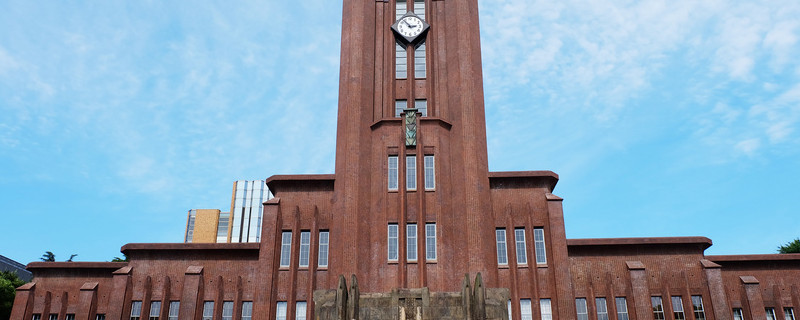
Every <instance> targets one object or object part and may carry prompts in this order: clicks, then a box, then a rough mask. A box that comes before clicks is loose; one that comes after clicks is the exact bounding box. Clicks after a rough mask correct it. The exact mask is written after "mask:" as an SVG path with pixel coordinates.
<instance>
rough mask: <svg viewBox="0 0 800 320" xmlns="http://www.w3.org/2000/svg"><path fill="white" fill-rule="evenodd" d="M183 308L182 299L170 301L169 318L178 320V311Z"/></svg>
mask: <svg viewBox="0 0 800 320" xmlns="http://www.w3.org/2000/svg"><path fill="white" fill-rule="evenodd" d="M180 310H181V302H180V301H170V302H169V316H168V317H169V320H178V313H179V312H180Z"/></svg>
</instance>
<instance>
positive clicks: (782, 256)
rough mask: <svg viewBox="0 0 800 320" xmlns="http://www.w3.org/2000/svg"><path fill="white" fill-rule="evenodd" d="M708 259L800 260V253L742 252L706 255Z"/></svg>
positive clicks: (734, 260) (746, 260)
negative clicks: (739, 253)
mask: <svg viewBox="0 0 800 320" xmlns="http://www.w3.org/2000/svg"><path fill="white" fill-rule="evenodd" d="M706 259H708V260H711V261H713V262H715V263H719V262H751V261H800V253H771V254H741V255H718V256H706Z"/></svg>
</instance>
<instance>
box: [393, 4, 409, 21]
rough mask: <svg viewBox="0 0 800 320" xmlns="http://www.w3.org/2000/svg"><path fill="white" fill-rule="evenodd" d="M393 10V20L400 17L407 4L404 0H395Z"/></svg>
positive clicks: (404, 12) (406, 10)
mask: <svg viewBox="0 0 800 320" xmlns="http://www.w3.org/2000/svg"><path fill="white" fill-rule="evenodd" d="M395 12H396V13H395V15H396V17H395V20H397V19H400V17H402V16H403V15H404V14H406V12H408V4H406V0H396V1H395Z"/></svg>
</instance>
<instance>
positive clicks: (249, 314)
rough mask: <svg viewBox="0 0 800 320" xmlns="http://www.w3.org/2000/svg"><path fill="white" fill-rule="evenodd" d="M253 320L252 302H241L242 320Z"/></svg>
mask: <svg viewBox="0 0 800 320" xmlns="http://www.w3.org/2000/svg"><path fill="white" fill-rule="evenodd" d="M252 319H253V301H242V320H252Z"/></svg>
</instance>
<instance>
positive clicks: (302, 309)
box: [294, 301, 306, 320]
mask: <svg viewBox="0 0 800 320" xmlns="http://www.w3.org/2000/svg"><path fill="white" fill-rule="evenodd" d="M294 310H295V312H294V319H295V320H306V302H305V301H297V304H295V308H294Z"/></svg>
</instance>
